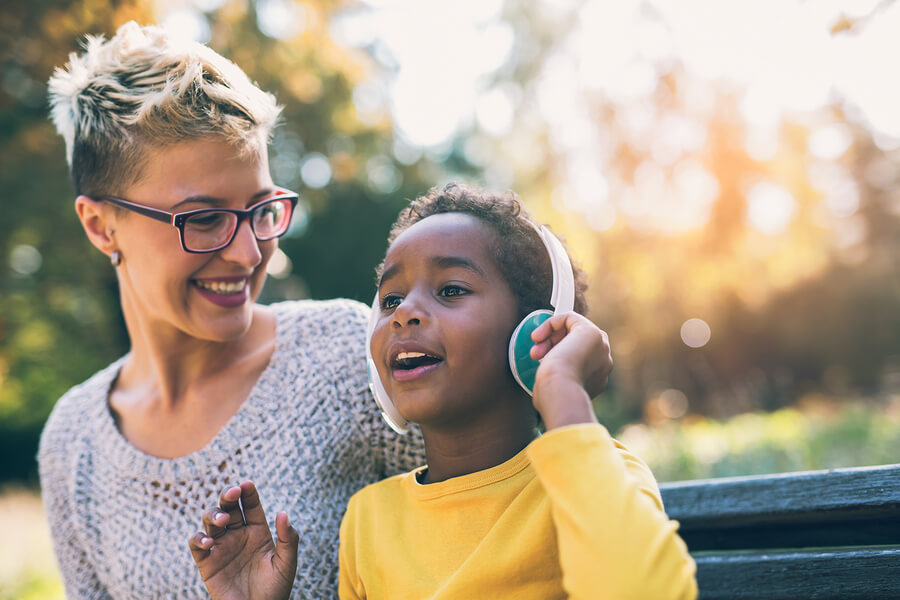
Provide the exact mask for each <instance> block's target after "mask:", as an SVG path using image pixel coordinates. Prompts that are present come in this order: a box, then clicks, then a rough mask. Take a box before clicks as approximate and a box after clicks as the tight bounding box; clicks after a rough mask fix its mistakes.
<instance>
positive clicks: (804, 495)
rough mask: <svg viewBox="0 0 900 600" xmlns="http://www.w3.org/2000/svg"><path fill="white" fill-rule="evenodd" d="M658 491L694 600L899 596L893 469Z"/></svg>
mask: <svg viewBox="0 0 900 600" xmlns="http://www.w3.org/2000/svg"><path fill="white" fill-rule="evenodd" d="M660 487H661V488H662V496H663V501H664V503H665V506H666V512H667V513H668V514H669V516H670V517H671V518H673V519H676V520H678V521H679V522H680V523H681V529H680V533H681V535H682V537H683V538H684V541H685V542H686V543H687V545H688V549H689V550H690V552H691V555H692V556H693V557H694V559H695V560H696V562H697V583H698V585H699V588H700V599H701V600H715V599H718V598H728V599H732V598H765V599H770V598H783V599H785V600H805V599H834V600H847V599H853V598H879V599H882V598H884V599H887V598H900V465H890V466H882V467H861V468H854V469H834V470H827V471H809V472H802V473H786V474H781V475H765V476H754V477H732V478H723V479H707V480H698V481H685V482H677V483H667V484H663V485H661V486H660Z"/></svg>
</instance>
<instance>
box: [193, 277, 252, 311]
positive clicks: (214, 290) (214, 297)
mask: <svg viewBox="0 0 900 600" xmlns="http://www.w3.org/2000/svg"><path fill="white" fill-rule="evenodd" d="M248 281H249V280H248V279H246V278H240V279H238V280H215V281H213V280H202V281H201V280H195V281H194V282H193V283H194V288H195V289H196V290H197V292H198V293H199V294H200V295H201V296H203V297H204V298H206V299H207V300H209V301H210V302H212V303H213V304H215V305H217V306H222V307H224V308H234V307H236V306H241V305H242V304H244V303H245V302H246V301H247V300H249V299H250V286H249V285H247V283H248ZM238 285H240V287H238Z"/></svg>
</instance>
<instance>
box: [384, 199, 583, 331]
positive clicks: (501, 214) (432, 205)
mask: <svg viewBox="0 0 900 600" xmlns="http://www.w3.org/2000/svg"><path fill="white" fill-rule="evenodd" d="M451 212H457V213H465V214H469V215H472V216H474V217H476V218H478V219H480V220H481V221H483V222H484V223H485V224H487V225H488V227H490V228H491V229H492V230H493V232H494V239H493V241H492V243H491V251H492V253H493V256H494V260H495V261H496V263H497V266H498V267H499V269H500V272H501V273H502V274H503V277H504V278H505V279H506V282H507V284H508V285H509V287H510V289H511V290H512V292H513V294H514V295H515V297H516V300H517V302H518V305H519V313H520V314H519V318H520V319H521V318H523V317H524V316H525V315H527V314H528V313H530V312H532V311H534V310H538V309H541V308H546V309H550V308H551V307H550V292H551V288H552V286H553V269H552V267H551V266H550V257H549V256H548V255H547V249H546V248H545V246H544V243H543V242H542V241H541V238H540V236H539V235H538V233H537V231H535V230H534V228H533V227H532V226H531V225H530V224H529V223H534V220H533V219H532V218H531V216H530V215H529V214H528V211H527V210H526V209H525V207H524V206H523V205H522V203H521V202H520V201H519V198H518V197H517V196H516V195H515V194H514V193H512V192H508V193H506V194H494V193H490V192H486V191H483V190H478V189H475V188H470V187H467V186H465V185H461V184H458V183H448V184H447V185H445V186H444V187H443V188H440V189H439V188H437V187H434V188H432V189H431V190H429V191H428V193H427V194H425V195H424V196H420V197H419V198H416V199H415V200H413V201H412V202H411V203H410V204H409V206H407V207H406V208H404V209H403V210H402V211H400V215H399V216H398V217H397V220H396V221H395V222H394V224H393V225H392V226H391V232H390V235H389V236H388V246H390V245H391V244H393V243H394V240H396V239H397V236H399V235H400V234H401V233H403V232H404V231H406V230H407V229H409V228H410V227H412V226H413V225H415V224H416V223H418V222H419V221H421V220H422V219H425V218H426V217H430V216H431V215H438V214H443V213H451ZM535 224H536V223H535ZM570 260H571V257H570ZM382 267H383V264H382V265H381V266H379V267H378V276H379V278H380V276H381V271H382ZM572 270H573V271H574V275H575V312H578V313H580V314H585V313H586V312H587V303H586V302H585V299H584V292H585V290H586V289H587V284H586V277H585V275H584V271H582V270H581V269H580V268H578V267H577V266H575V264H574V263H573V265H572Z"/></svg>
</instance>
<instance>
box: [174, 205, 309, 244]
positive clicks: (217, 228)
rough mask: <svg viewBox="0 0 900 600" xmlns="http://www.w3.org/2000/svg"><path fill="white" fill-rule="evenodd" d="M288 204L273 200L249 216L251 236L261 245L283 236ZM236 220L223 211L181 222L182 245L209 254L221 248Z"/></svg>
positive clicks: (230, 233) (289, 214)
mask: <svg viewBox="0 0 900 600" xmlns="http://www.w3.org/2000/svg"><path fill="white" fill-rule="evenodd" d="M290 216H291V202H290V201H289V200H272V201H271V202H266V203H264V204H261V205H260V206H258V207H257V208H256V209H254V211H253V212H252V213H251V215H250V226H251V228H252V229H253V234H254V235H255V236H256V239H258V240H260V241H265V240H270V239H272V238H276V237H278V236H280V235H282V234H283V233H284V232H285V230H287V228H288V225H289V224H290ZM237 223H238V216H237V215H236V214H235V213H233V212H228V211H224V210H210V211H204V212H201V213H197V214H194V215H191V216H189V217H188V218H187V219H186V220H185V222H184V245H185V247H187V248H188V249H190V250H212V249H214V248H219V247H221V246H224V245H225V244H227V243H228V242H229V241H231V237H232V236H233V235H234V231H235V229H237Z"/></svg>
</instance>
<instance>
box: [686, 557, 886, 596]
mask: <svg viewBox="0 0 900 600" xmlns="http://www.w3.org/2000/svg"><path fill="white" fill-rule="evenodd" d="M694 558H695V560H696V561H697V584H698V587H699V589H700V595H699V599H700V600H726V599H727V600H744V599H747V600H749V599H757V598H758V599H766V600H773V599H774V600H798V599H810V600H853V599H857V598H859V599H863V598H866V599H868V598H879V599H890V598H900V546H895V547H882V548H855V549H854V548H851V549H818V550H804V551H783V552H733V553H724V554H707V553H702V552H701V553H698V554H697V555H696V556H695V557H694Z"/></svg>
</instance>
